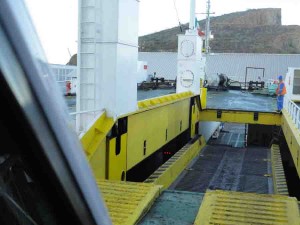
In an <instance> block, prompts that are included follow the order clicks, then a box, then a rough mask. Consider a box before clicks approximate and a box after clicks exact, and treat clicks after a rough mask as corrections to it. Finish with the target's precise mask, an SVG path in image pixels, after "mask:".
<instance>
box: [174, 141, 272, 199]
mask: <svg viewBox="0 0 300 225" xmlns="http://www.w3.org/2000/svg"><path fill="white" fill-rule="evenodd" d="M270 174H271V162H270V150H269V149H267V148H261V147H259V148H232V147H227V146H212V145H208V146H206V147H205V148H204V149H203V151H202V153H201V154H200V156H199V157H198V158H196V159H195V160H194V161H193V162H192V163H191V164H190V165H189V166H188V167H187V169H186V170H185V171H184V172H183V173H182V174H181V175H180V176H179V177H178V179H177V180H176V181H175V182H174V183H173V184H172V185H171V187H170V189H174V190H182V191H194V192H201V193H204V192H206V190H207V189H210V190H229V191H240V192H254V193H261V194H272V193H273V183H272V178H271V176H270Z"/></svg>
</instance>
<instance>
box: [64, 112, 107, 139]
mask: <svg viewBox="0 0 300 225" xmlns="http://www.w3.org/2000/svg"><path fill="white" fill-rule="evenodd" d="M102 112H104V110H103V109H93V110H85V111H80V112H72V113H69V115H70V117H71V119H72V125H73V126H74V128H75V129H76V133H77V134H78V136H80V135H81V134H82V133H85V132H86V131H87V129H88V127H89V126H91V124H92V123H93V122H95V121H94V120H95V119H96V118H97V117H98V116H99V114H102ZM77 123H79V124H77Z"/></svg>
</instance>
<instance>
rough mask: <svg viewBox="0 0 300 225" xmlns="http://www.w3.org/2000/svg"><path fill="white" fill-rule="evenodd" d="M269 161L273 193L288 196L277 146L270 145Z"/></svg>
mask: <svg viewBox="0 0 300 225" xmlns="http://www.w3.org/2000/svg"><path fill="white" fill-rule="evenodd" d="M271 159H272V174H273V186H274V193H275V194H279V195H289V192H288V188H287V183H286V178H285V174H284V169H283V165H282V159H281V155H280V149H279V146H278V145H272V147H271Z"/></svg>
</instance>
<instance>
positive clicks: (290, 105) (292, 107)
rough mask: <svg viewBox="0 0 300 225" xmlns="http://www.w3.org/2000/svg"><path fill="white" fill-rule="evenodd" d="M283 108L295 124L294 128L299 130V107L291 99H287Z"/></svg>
mask: <svg viewBox="0 0 300 225" xmlns="http://www.w3.org/2000/svg"><path fill="white" fill-rule="evenodd" d="M285 108H286V110H287V112H288V113H289V115H290V116H291V117H292V120H293V122H294V123H295V125H296V127H297V128H298V129H300V107H299V106H298V105H297V104H296V103H295V102H294V101H292V100H291V99H287V100H286V103H285Z"/></svg>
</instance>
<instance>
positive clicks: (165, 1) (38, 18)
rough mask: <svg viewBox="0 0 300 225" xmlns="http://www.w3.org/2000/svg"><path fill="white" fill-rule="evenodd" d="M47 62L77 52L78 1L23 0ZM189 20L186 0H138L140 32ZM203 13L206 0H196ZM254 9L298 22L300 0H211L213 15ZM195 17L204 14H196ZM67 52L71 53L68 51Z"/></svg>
mask: <svg viewBox="0 0 300 225" xmlns="http://www.w3.org/2000/svg"><path fill="white" fill-rule="evenodd" d="M25 2H26V3H27V6H28V9H29V12H30V14H31V16H32V19H33V22H34V24H35V26H36V30H37V32H38V35H39V37H40V40H41V43H42V45H43V48H44V50H45V53H46V56H47V58H48V61H49V62H50V63H57V64H66V63H67V62H68V60H69V58H70V54H71V55H73V54H75V53H76V52H77V35H78V34H77V31H78V30H77V25H78V18H77V15H78V12H77V11H78V7H77V5H78V0H25ZM174 2H175V4H176V8H177V10H178V16H179V19H180V21H181V23H187V22H188V21H189V2H190V1H189V0H140V3H139V5H140V8H139V15H140V18H139V35H145V34H149V33H153V32H156V31H160V30H163V29H166V28H171V27H174V26H177V25H178V19H177V16H176V10H175V7H174ZM196 2H197V12H198V13H204V12H205V10H206V0H196ZM257 8H281V9H282V11H281V13H282V23H283V25H300V16H299V10H300V0H211V11H212V12H215V16H219V15H223V14H226V13H231V12H236V11H244V10H247V9H257ZM197 17H198V19H199V20H201V19H204V18H205V15H201V14H199V15H198V16H197ZM69 52H70V53H69Z"/></svg>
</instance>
